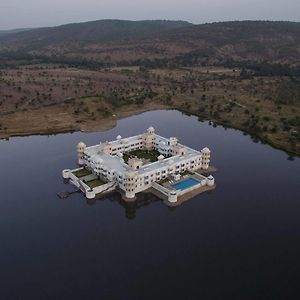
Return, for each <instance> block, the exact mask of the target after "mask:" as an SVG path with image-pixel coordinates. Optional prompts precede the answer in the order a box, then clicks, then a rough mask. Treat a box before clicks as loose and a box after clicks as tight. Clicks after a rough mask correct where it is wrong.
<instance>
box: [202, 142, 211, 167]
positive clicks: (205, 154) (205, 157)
mask: <svg viewBox="0 0 300 300" xmlns="http://www.w3.org/2000/svg"><path fill="white" fill-rule="evenodd" d="M201 153H202V167H201V168H202V169H204V170H207V169H208V167H209V163H210V150H209V149H208V148H207V147H205V148H203V149H202V150H201Z"/></svg>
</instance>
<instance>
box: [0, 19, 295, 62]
mask: <svg viewBox="0 0 300 300" xmlns="http://www.w3.org/2000/svg"><path fill="white" fill-rule="evenodd" d="M0 53H2V55H5V54H6V55H8V56H11V55H13V54H14V53H17V55H18V57H20V58H22V56H24V55H25V56H26V55H27V56H28V55H29V56H31V57H38V58H39V59H41V58H47V60H48V61H50V62H51V60H55V61H60V62H68V61H72V62H76V61H79V60H80V61H89V62H98V63H100V62H101V63H108V62H109V63H120V62H121V63H122V64H126V63H134V62H135V61H141V60H164V61H165V60H171V61H173V62H174V61H175V59H176V60H177V58H178V61H179V62H182V64H183V65H184V64H193V63H206V64H213V63H215V62H220V61H251V62H261V61H267V62H269V63H280V64H289V65H297V66H299V65H300V23H298V22H285V21H282V22H280V21H232V22H219V23H210V24H202V25H194V24H191V23H188V22H185V21H167V20H165V21H164V20H153V21H124V20H99V21H92V22H85V23H74V24H67V25H61V26H57V27H48V28H39V29H33V30H28V31H25V32H24V31H23V32H17V33H11V34H6V35H2V36H1V35H0Z"/></svg>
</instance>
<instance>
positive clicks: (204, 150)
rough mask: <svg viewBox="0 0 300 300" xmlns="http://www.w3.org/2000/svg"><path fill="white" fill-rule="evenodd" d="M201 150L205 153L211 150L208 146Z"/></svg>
mask: <svg viewBox="0 0 300 300" xmlns="http://www.w3.org/2000/svg"><path fill="white" fill-rule="evenodd" d="M201 152H202V153H204V154H210V150H209V149H208V148H207V147H205V148H203V149H202V150H201Z"/></svg>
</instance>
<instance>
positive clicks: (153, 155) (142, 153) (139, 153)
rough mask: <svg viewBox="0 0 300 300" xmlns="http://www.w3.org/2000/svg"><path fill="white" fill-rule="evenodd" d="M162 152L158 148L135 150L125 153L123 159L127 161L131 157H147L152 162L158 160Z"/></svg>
mask: <svg viewBox="0 0 300 300" xmlns="http://www.w3.org/2000/svg"><path fill="white" fill-rule="evenodd" d="M159 156H160V153H159V152H158V151H157V150H143V149H139V150H134V151H131V152H128V153H124V155H123V159H124V161H125V162H126V163H127V162H128V160H129V159H130V158H133V157H137V158H140V159H147V160H150V161H151V162H155V161H157V160H158V157H159Z"/></svg>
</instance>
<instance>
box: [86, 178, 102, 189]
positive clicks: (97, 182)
mask: <svg viewBox="0 0 300 300" xmlns="http://www.w3.org/2000/svg"><path fill="white" fill-rule="evenodd" d="M85 183H86V184H87V185H88V186H89V187H90V188H91V189H93V188H95V187H97V186H100V185H103V184H106V183H107V182H105V181H104V180H101V179H99V178H97V179H94V180H91V181H87V182H85Z"/></svg>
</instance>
